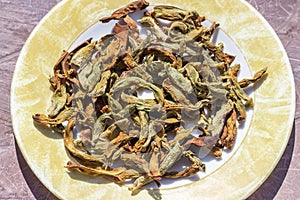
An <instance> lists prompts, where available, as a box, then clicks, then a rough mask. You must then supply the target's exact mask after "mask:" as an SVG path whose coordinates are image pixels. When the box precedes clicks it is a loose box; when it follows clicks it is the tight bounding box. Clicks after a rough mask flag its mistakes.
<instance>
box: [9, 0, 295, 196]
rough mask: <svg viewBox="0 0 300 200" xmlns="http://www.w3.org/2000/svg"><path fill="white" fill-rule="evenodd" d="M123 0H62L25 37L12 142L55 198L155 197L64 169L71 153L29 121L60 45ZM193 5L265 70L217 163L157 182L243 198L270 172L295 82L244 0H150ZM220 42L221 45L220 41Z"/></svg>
mask: <svg viewBox="0 0 300 200" xmlns="http://www.w3.org/2000/svg"><path fill="white" fill-rule="evenodd" d="M128 2H129V1H125V0H117V1H107V0H103V1H94V0H76V1H72V0H65V1H62V2H60V3H59V4H58V5H57V6H56V7H54V8H53V9H52V10H51V11H50V12H49V13H48V14H47V15H46V16H45V17H44V18H43V20H42V21H41V22H40V23H39V24H38V25H37V27H36V28H35V29H34V31H33V32H32V34H31V35H30V37H29V38H28V40H27V42H26V43H25V45H24V47H23V49H22V51H21V54H20V57H19V59H18V62H17V64H16V68H15V73H14V77H13V82H12V89H11V113H12V119H13V127H14V133H15V137H16V140H17V143H18V145H19V147H20V149H21V151H22V154H23V155H24V157H25V159H26V161H27V163H28V165H29V166H30V167H31V169H32V170H33V172H34V173H35V174H36V176H37V177H38V178H39V179H40V180H41V182H42V183H43V184H44V185H45V186H46V187H47V188H48V189H49V190H50V191H51V192H53V193H54V194H55V195H56V196H57V197H58V198H61V199H141V198H143V199H153V197H152V196H151V195H149V194H148V192H147V191H146V190H143V191H141V192H140V193H139V194H138V195H136V196H131V194H130V192H129V191H128V188H127V187H126V186H119V185H117V184H114V183H111V182H108V181H106V180H105V179H99V178H89V177H85V176H82V175H78V176H76V175H74V176H70V175H69V174H68V173H67V172H66V170H65V168H64V165H65V164H66V162H67V161H68V160H69V157H68V155H67V153H66V151H65V149H64V146H63V141H62V139H61V136H60V135H58V134H53V133H51V132H50V131H49V130H46V129H43V128H42V127H38V126H34V124H33V122H32V118H31V116H32V114H34V113H40V112H42V111H45V110H46V107H47V105H48V102H49V99H50V96H51V91H50V90H49V84H48V81H47V80H48V77H49V75H51V74H52V66H53V65H54V63H55V62H56V60H57V58H58V57H59V55H60V54H61V52H62V50H63V49H67V48H69V47H70V46H71V45H72V44H73V42H74V41H75V40H76V39H77V38H78V36H79V35H81V33H83V32H84V31H85V30H87V29H88V28H89V27H91V25H93V24H95V22H97V20H98V19H100V18H101V17H103V16H107V15H109V14H110V13H111V12H112V11H113V10H115V9H117V8H119V7H120V6H123V5H125V4H127V3H128ZM149 2H150V4H151V5H157V4H169V5H175V6H179V7H181V8H184V9H187V10H197V11H198V12H199V13H200V14H201V15H204V16H206V17H207V18H208V19H209V20H211V21H217V22H218V23H220V24H221V27H222V30H223V31H224V32H225V33H226V34H227V35H228V36H229V37H230V38H231V39H232V41H233V42H234V43H235V44H236V46H237V47H238V48H239V50H240V51H241V53H242V54H243V56H244V58H245V60H246V62H247V63H248V66H249V69H250V71H251V72H252V73H253V72H255V71H257V70H259V69H260V68H261V67H264V66H268V67H269V70H268V77H267V79H266V80H265V81H264V82H263V84H261V85H260V86H259V87H258V88H256V90H255V93H254V105H255V106H254V108H253V116H252V118H251V119H250V120H251V122H250V125H249V127H248V129H247V135H246V137H245V138H244V139H243V140H242V142H241V143H240V145H239V147H238V149H237V150H236V151H235V152H234V154H233V155H232V156H231V157H230V159H228V160H227V161H226V162H225V163H224V164H223V165H222V166H221V167H219V168H217V169H216V170H215V171H214V172H213V173H211V174H209V175H208V176H206V177H205V178H203V179H200V180H197V181H194V182H193V183H190V184H185V185H183V186H178V187H172V188H168V189H161V194H162V198H163V199H174V198H176V199H244V198H246V197H248V196H249V195H250V194H251V193H253V192H254V191H255V190H256V189H257V188H258V187H259V186H260V185H261V184H262V183H263V181H264V180H265V179H266V178H267V177H268V175H269V174H270V173H271V172H272V170H273V169H274V167H275V166H276V164H277V162H278V161H279V159H280V158H281V156H282V153H283V152H284V149H285V147H286V144H287V142H288V139H289V136H290V132H291V129H292V126H293V120H294V112H295V87H294V79H293V74H292V70H291V66H290V63H289V60H288V57H287V55H286V53H285V50H284V48H283V46H282V44H281V43H280V40H279V39H278V37H277V35H276V34H275V32H274V31H273V29H272V28H271V26H270V25H269V24H268V23H267V22H266V21H265V20H264V19H263V17H262V16H261V15H260V14H259V13H258V12H257V11H256V10H255V9H254V8H252V7H251V6H250V5H249V4H248V3H247V2H245V1H242V0H231V1H226V0H215V1H206V0H190V1H181V0H179V1H178V0H177V1H175V0H167V1H157V0H153V1H149ZM225 45H226V44H225Z"/></svg>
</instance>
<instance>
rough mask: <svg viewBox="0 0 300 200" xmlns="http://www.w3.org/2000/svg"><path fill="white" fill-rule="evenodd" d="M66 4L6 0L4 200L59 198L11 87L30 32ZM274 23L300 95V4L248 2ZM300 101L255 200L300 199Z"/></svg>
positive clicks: (0, 40)
mask: <svg viewBox="0 0 300 200" xmlns="http://www.w3.org/2000/svg"><path fill="white" fill-rule="evenodd" d="M59 1H60V0H47V1H45V0H22V1H21V0H0V13H1V14H0V30H1V31H0V77H1V78H0V94H1V95H0V199H29V200H30V199H56V197H55V196H54V195H53V194H52V193H51V192H50V191H48V190H47V189H46V188H45V187H44V186H43V184H42V183H41V182H40V181H39V180H38V179H37V178H36V177H35V175H34V173H33V172H32V171H31V169H30V168H29V166H28V165H27V163H26V161H25V160H24V158H23V156H22V154H21V152H20V150H19V148H18V146H17V144H16V141H15V139H14V134H13V128H12V122H11V116H10V87H11V80H12V76H13V72H14V68H15V64H16V61H17V58H18V55H19V53H20V50H21V48H22V46H23V44H24V42H25V40H26V39H27V37H28V36H29V34H30V32H31V31H32V30H33V28H34V27H35V26H36V24H37V23H38V22H39V21H40V20H41V19H42V18H43V16H44V15H45V14H46V13H47V12H48V11H49V10H50V9H51V8H52V7H53V6H55V5H56V4H57V3H58V2H59ZM248 2H249V3H250V4H252V5H253V6H254V7H255V8H256V9H257V10H258V11H259V12H260V13H261V14H262V15H263V16H264V17H265V18H266V19H267V21H268V22H269V23H270V24H271V26H272V27H273V28H274V30H275V31H276V33H277V34H278V36H279V38H280V39H281V41H282V43H283V45H284V47H285V49H286V51H287V54H288V56H289V59H290V62H291V65H292V68H293V73H294V77H295V84H296V93H297V94H296V96H297V97H298V95H299V94H300V90H299V89H300V0H248ZM299 129H300V101H297V108H296V114H295V120H294V127H293V130H292V133H291V137H290V140H289V142H288V145H287V147H286V150H285V152H284V154H283V156H282V158H281V160H280V161H279V163H278V164H277V166H276V168H275V169H274V171H273V172H272V174H271V175H270V176H269V178H268V179H267V180H266V181H265V182H264V183H263V185H262V186H261V187H260V188H259V189H258V190H257V191H256V192H254V193H253V194H252V195H251V196H250V197H249V200H254V199H259V200H260V199H287V200H289V199H299V198H300V192H299V191H300V146H299V144H300V137H299V136H298V135H297V132H298V131H297V130H299Z"/></svg>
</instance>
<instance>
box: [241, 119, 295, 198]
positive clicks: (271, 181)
mask: <svg viewBox="0 0 300 200" xmlns="http://www.w3.org/2000/svg"><path fill="white" fill-rule="evenodd" d="M294 143H295V122H294V125H293V129H292V132H291V136H290V139H289V141H288V144H287V146H286V149H285V151H284V153H283V155H282V157H281V159H280V160H279V162H278V164H277V165H276V167H275V169H274V170H273V171H272V173H271V174H270V176H269V177H268V178H267V179H266V180H265V182H264V183H263V184H262V185H261V186H260V187H259V188H258V189H257V190H256V191H255V192H254V193H253V194H252V195H251V196H250V197H249V198H248V199H247V200H258V199H274V197H275V196H276V194H277V192H278V191H279V189H280V187H281V185H282V183H283V181H284V179H285V177H286V174H287V172H288V169H289V166H290V163H291V160H292V155H293V149H294Z"/></svg>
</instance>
